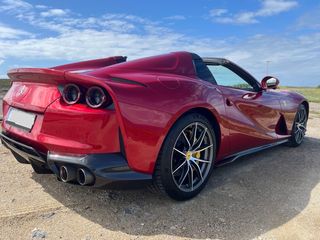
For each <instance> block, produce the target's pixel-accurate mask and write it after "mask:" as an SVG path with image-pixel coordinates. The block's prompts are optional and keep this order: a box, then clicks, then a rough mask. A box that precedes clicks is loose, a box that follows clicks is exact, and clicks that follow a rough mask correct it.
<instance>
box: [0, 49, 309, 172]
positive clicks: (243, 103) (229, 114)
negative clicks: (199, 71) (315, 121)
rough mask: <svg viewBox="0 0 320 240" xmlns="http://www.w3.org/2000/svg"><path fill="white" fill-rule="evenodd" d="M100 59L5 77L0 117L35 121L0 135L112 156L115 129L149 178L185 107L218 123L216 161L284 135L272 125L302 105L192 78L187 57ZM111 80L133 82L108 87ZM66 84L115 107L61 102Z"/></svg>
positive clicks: (272, 93) (294, 98)
mask: <svg viewBox="0 0 320 240" xmlns="http://www.w3.org/2000/svg"><path fill="white" fill-rule="evenodd" d="M108 59H109V60H108ZM108 59H107V60H104V61H97V60H95V61H96V62H94V61H91V62H82V63H79V64H76V63H75V64H70V65H64V66H60V67H55V68H54V69H16V70H12V71H10V72H9V73H8V75H9V76H10V78H11V79H12V80H13V82H14V83H13V85H12V87H11V89H10V90H9V92H8V93H7V94H6V96H5V98H4V108H3V109H4V116H5V118H6V113H7V111H8V107H9V105H10V106H14V107H17V108H21V109H25V110H28V111H31V112H35V113H36V114H37V119H36V123H35V125H34V127H33V129H32V131H31V132H30V133H29V132H26V131H24V130H20V129H18V128H14V127H12V126H9V125H7V124H6V123H5V121H3V123H2V127H3V130H4V131H5V132H6V133H7V134H9V135H10V136H12V137H14V138H16V139H18V140H20V141H21V142H24V143H26V144H28V145H31V146H33V147H35V148H37V149H39V150H41V151H42V152H44V153H45V152H47V151H54V152H59V153H65V154H90V153H114V152H120V143H119V132H121V134H122V136H123V142H124V146H125V151H126V157H127V160H128V163H129V166H130V167H131V168H132V169H134V170H136V171H140V172H145V173H152V172H153V169H154V165H155V162H156V160H157V156H158V154H159V151H160V148H161V146H162V143H163V141H164V139H165V137H166V135H167V134H168V131H169V130H170V128H171V127H172V125H173V124H174V123H175V122H176V121H177V120H178V119H179V117H181V116H182V115H183V114H184V113H186V112H188V111H190V110H192V109H195V108H201V109H204V110H206V111H208V112H209V113H210V114H212V116H213V117H214V118H215V119H216V120H217V122H218V123H219V128H220V132H221V135H220V136H218V138H219V142H220V144H219V149H218V152H217V161H220V160H222V159H223V158H225V157H227V156H229V155H231V154H233V153H236V152H238V151H242V150H245V149H248V148H251V147H256V146H260V145H264V144H267V143H270V142H274V141H277V140H279V139H281V138H285V137H288V136H287V135H278V134H276V132H275V128H276V125H277V122H278V121H279V119H280V117H281V116H282V118H283V119H284V120H285V122H286V124H287V127H288V130H289V131H290V129H291V127H292V124H293V119H294V114H295V112H296V109H297V107H298V105H299V104H300V103H301V102H302V101H304V98H303V97H302V96H300V95H298V94H295V93H289V92H281V91H278V90H266V91H265V90H264V91H261V92H257V93H253V92H248V91H245V90H239V89H234V88H227V87H222V86H217V85H213V84H211V83H209V82H206V81H203V80H200V79H198V78H197V77H196V75H195V70H194V67H193V64H192V60H191V55H190V54H189V53H187V52H179V53H171V54H166V55H161V56H156V57H150V58H145V59H140V60H135V61H130V62H126V63H119V64H115V63H116V61H115V60H114V58H108ZM85 63H86V64H88V66H90V68H91V69H96V70H94V71H91V72H87V73H81V74H78V73H72V72H70V71H73V70H79V69H80V70H81V69H86V64H85ZM112 64H115V65H112ZM112 77H116V78H121V79H129V80H132V81H133V82H131V83H125V82H121V83H120V82H115V81H113V80H112ZM134 81H135V82H137V83H140V84H134V83H135V82H134ZM66 83H75V84H78V85H79V86H82V87H84V88H87V87H90V86H94V85H97V86H101V87H103V88H105V89H106V91H107V92H108V93H109V94H110V96H111V97H112V99H113V102H114V106H115V109H114V110H109V109H92V108H90V107H88V106H87V105H85V104H75V105H71V106H69V105H66V104H65V103H63V101H62V100H61V99H62V98H61V95H60V92H59V90H58V85H65V84H66ZM21 89H24V90H23V91H22V90H21ZM227 102H228V104H226V103H227ZM288 134H290V132H289V133H288Z"/></svg>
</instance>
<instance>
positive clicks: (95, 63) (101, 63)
mask: <svg viewBox="0 0 320 240" xmlns="http://www.w3.org/2000/svg"><path fill="white" fill-rule="evenodd" d="M126 60H127V57H123V56H115V57H108V58H100V59H95V60H89V61H83V62H76V63H70V64H65V65H60V66H56V67H52V68H51V69H55V70H64V71H77V70H80V71H81V70H93V69H97V68H102V67H107V66H110V65H114V64H117V63H122V62H125V61H126Z"/></svg>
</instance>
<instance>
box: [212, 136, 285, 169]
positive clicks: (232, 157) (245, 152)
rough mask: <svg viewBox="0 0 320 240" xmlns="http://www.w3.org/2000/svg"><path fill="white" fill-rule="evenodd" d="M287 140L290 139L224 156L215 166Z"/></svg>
mask: <svg viewBox="0 0 320 240" xmlns="http://www.w3.org/2000/svg"><path fill="white" fill-rule="evenodd" d="M286 142H288V139H284V140H281V141H279V142H275V143H270V144H267V145H263V146H259V147H255V148H250V149H247V150H244V151H241V152H238V153H235V154H232V155H230V156H228V157H226V158H224V159H223V160H221V161H219V162H217V163H216V164H215V167H221V166H223V165H226V164H229V163H232V162H234V161H235V160H237V159H238V158H240V157H243V156H246V155H249V154H252V153H256V152H260V151H262V150H265V149H268V148H272V147H275V146H278V145H281V144H284V143H286Z"/></svg>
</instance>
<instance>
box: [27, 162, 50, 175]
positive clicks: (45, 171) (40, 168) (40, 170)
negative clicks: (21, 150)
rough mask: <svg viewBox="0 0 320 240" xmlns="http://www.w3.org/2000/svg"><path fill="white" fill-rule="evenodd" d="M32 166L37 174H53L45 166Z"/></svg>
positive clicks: (32, 164)
mask: <svg viewBox="0 0 320 240" xmlns="http://www.w3.org/2000/svg"><path fill="white" fill-rule="evenodd" d="M31 166H32V168H33V171H34V172H35V173H37V174H51V173H52V171H51V170H50V169H48V168H46V167H45V166H40V165H37V164H34V163H31Z"/></svg>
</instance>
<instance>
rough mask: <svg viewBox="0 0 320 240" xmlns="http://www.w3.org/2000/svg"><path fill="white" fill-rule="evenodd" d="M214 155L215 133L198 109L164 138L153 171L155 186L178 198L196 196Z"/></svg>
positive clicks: (212, 163)
mask: <svg viewBox="0 0 320 240" xmlns="http://www.w3.org/2000/svg"><path fill="white" fill-rule="evenodd" d="M194 133H196V134H195V135H194ZM187 139H188V140H187ZM215 156H216V137H215V132H214V129H213V127H212V125H211V124H210V122H209V121H208V119H207V118H205V117H204V116H202V115H200V114H198V113H192V114H188V115H186V116H184V117H183V118H181V119H180V120H178V121H177V122H176V123H175V124H174V126H173V127H172V128H171V130H170V131H169V133H168V135H167V137H166V139H165V140H164V143H163V146H162V148H161V151H160V154H159V156H158V160H157V164H156V167H155V171H154V175H153V179H154V185H155V188H156V189H158V190H160V191H161V192H164V193H166V194H168V195H169V196H170V197H171V198H173V199H175V200H178V201H183V200H188V199H190V198H193V197H194V196H196V195H197V194H198V193H199V192H200V191H201V190H202V189H203V188H204V187H205V185H206V183H207V181H208V179H209V177H210V175H211V173H212V170H213V166H214V161H215ZM200 160H201V161H200Z"/></svg>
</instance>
